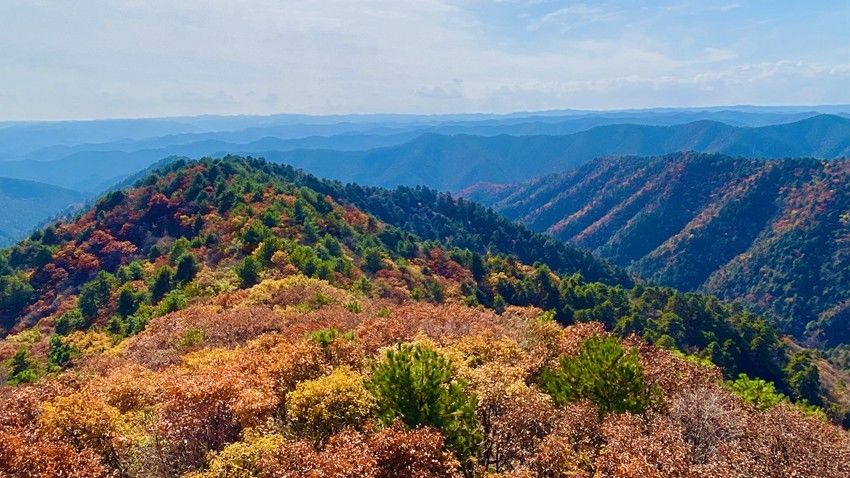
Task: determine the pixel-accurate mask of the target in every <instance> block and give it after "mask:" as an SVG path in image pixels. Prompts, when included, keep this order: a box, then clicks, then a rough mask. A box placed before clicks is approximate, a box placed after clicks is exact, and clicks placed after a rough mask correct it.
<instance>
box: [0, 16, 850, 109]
mask: <svg viewBox="0 0 850 478" xmlns="http://www.w3.org/2000/svg"><path fill="white" fill-rule="evenodd" d="M695 3H698V4H699V5H698V7H699V8H701V9H703V10H704V11H707V10H708V9H709V8H710V7H711V6H712V5H715V4H714V3H711V2H708V0H689V1H688V2H687V3H686V4H681V5H678V6H677V7H676V8H672V7H671V6H670V5H669V4H663V3H662V4H660V5H656V4H654V3H653V4H641V5H642V6H640V7H632V8H631V9H629V8H627V2H622V4H617V3H616V2H612V3H601V4H600V3H590V2H588V3H570V4H564V3H563V2H557V1H542V0H530V1H522V0H516V1H513V2H510V3H504V2H503V3H485V2H479V1H477V0H411V1H405V2H398V1H394V0H362V1H354V0H325V1H322V2H305V1H294V0H232V1H229V2H222V1H220V0H185V1H181V2H175V1H173V0H147V1H142V0H113V1H111V2H108V3H107V2H100V1H96V0H77V1H75V2H73V3H72V2H66V1H62V0H5V1H4V2H2V3H0V18H3V19H5V20H7V21H6V22H5V24H4V28H3V29H0V44H2V45H3V48H2V49H0V68H2V74H0V120H2V119H22V118H63V117H78V118H79V117H104V116H111V117H115V116H124V117H126V116H151V115H178V114H196V113H222V114H229V113H274V112H281V111H292V112H307V113H318V114H321V113H346V112H423V113H432V112H451V111H455V112H456V111H512V110H530V109H551V108H568V107H582V108H615V107H638V106H660V105H675V104H685V103H700V104H709V103H721V102H724V101H730V99H732V98H734V99H735V101H740V102H745V103H746V102H756V100H758V101H762V102H774V103H788V102H798V101H795V100H794V98H790V99H789V95H793V94H796V93H795V92H796V91H797V90H798V89H799V88H797V86H799V85H802V84H805V85H806V86H807V89H806V94H807V95H809V96H807V97H806V98H814V99H816V100H817V102H820V103H829V102H833V103H837V102H850V98H848V97H847V96H846V95H847V94H848V93H847V92H846V91H845V90H846V88H844V87H843V84H846V79H847V78H846V77H847V75H848V67H847V63H846V60H845V59H846V58H847V57H848V56H850V55H848V51H847V46H846V45H850V42H846V41H840V40H842V39H840V38H836V41H834V42H833V43H832V45H833V48H832V50H830V51H831V53H830V55H831V56H827V53H824V52H823V50H822V49H811V50H806V51H804V52H803V53H806V54H802V53H800V52H799V51H797V53H796V54H795V53H794V52H795V50H794V48H796V47H797V46H798V45H803V44H804V43H803V41H802V39H801V40H799V41H795V42H794V43H793V44H790V45H789V44H782V43H781V42H777V41H776V38H774V37H767V36H766V34H765V32H763V31H755V30H749V29H748V28H745V27H748V26H749V25H750V23H745V24H729V25H728V28H727V23H729V22H731V20H729V21H727V20H724V21H723V22H716V23H711V24H706V22H708V20H705V19H704V18H703V17H700V16H696V17H695V16H694V15H693V14H692V13H691V11H692V10H694V9H697V7H694V6H693V5H694V4H695ZM647 5H649V6H647ZM687 5H691V8H690V9H689V8H688V7H687ZM740 10H741V11H744V10H745V9H744V8H741V9H740ZM715 14H717V13H715ZM520 15H527V17H528V18H532V19H536V20H531V23H529V22H528V21H525V20H522V19H518V18H519V16H520ZM834 16H835V15H833V17H834ZM838 16H839V17H840V15H838ZM833 17H830V16H825V17H824V18H825V20H823V21H839V20H836V19H835V18H833ZM706 18H708V17H706ZM736 18H737V17H736ZM760 19H761V18H760V17H754V18H750V19H749V20H746V21H749V22H755V21H758V20H760ZM735 21H744V20H735ZM535 22H536V23H535ZM811 29H813V30H818V25H811ZM820 30H824V29H820ZM842 31H843V30H842ZM763 37H765V38H766V39H764V40H762V38H763ZM818 40H822V39H820V38H818ZM754 52H755V53H754ZM782 60H785V61H782ZM748 95H749V96H748ZM748 97H749V98H752V99H751V100H747V98H748ZM802 100H803V99H802V98H801V99H800V101H802Z"/></svg>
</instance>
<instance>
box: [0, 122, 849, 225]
mask: <svg viewBox="0 0 850 478" xmlns="http://www.w3.org/2000/svg"><path fill="white" fill-rule="evenodd" d="M727 113H729V114H724V113H722V112H717V113H716V114H713V113H710V112H702V113H699V112H691V113H687V114H683V113H680V114H673V113H670V114H660V113H659V114H647V115H646V116H641V115H637V116H635V115H628V114H622V115H617V114H613V113H612V114H610V115H590V116H588V117H576V118H571V119H569V118H561V119H562V120H563V121H558V120H557V118H548V119H547V118H546V117H536V118H527V121H525V120H522V119H521V118H513V119H510V118H502V119H492V120H490V121H467V122H464V121H459V122H456V123H452V122H449V123H445V124H440V122H439V121H438V118H432V120H433V122H436V123H437V124H430V123H429V122H427V121H425V119H424V118H420V119H418V121H417V122H415V123H411V124H407V123H405V124H382V123H379V124H372V125H369V124H357V123H342V124H319V125H312V126H311V125H298V124H281V125H277V126H265V127H254V128H248V129H245V130H240V131H229V132H228V131H218V132H213V131H207V132H203V133H192V134H189V133H186V134H174V135H165V136H162V137H151V138H142V139H135V140H119V141H109V142H104V143H94V144H74V142H73V141H72V140H71V139H70V138H68V137H67V136H66V135H67V134H68V131H64V130H62V128H57V126H56V125H52V126H51V125H49V124H45V125H29V126H20V127H7V128H5V129H4V128H0V162H2V175H3V176H7V177H14V178H20V179H27V180H32V181H38V182H44V183H49V184H54V185H58V186H62V187H65V188H69V189H73V190H77V191H84V192H86V193H96V194H100V193H102V192H103V191H105V190H107V189H109V188H111V187H113V186H114V185H115V183H117V182H119V181H121V180H124V179H125V178H127V177H128V176H129V175H132V174H135V173H137V172H138V171H140V170H143V169H145V168H147V167H149V166H151V165H152V164H154V163H155V162H156V161H159V160H160V159H162V158H164V157H169V156H185V157H190V158H198V157H202V156H222V155H225V154H228V153H231V154H253V155H261V156H263V157H266V158H267V159H269V160H270V161H275V162H281V163H286V164H290V165H292V166H295V167H299V168H302V169H305V170H306V171H309V172H311V173H313V174H317V175H319V176H322V177H327V178H332V179H338V180H341V181H345V182H357V183H359V184H368V185H372V186H382V187H396V186H398V185H408V186H416V185H424V186H428V187H431V188H436V189H439V190H443V191H457V190H460V189H462V188H465V187H468V186H470V185H473V184H475V183H478V182H517V181H523V180H526V179H530V178H532V177H534V176H538V175H542V174H550V173H557V172H561V171H564V170H565V169H567V168H569V167H572V166H577V165H580V164H583V163H584V162H586V161H589V160H591V159H593V158H597V157H600V156H606V155H615V154H616V155H622V154H635V155H657V154H665V153H671V152H676V151H689V150H694V151H704V152H719V153H725V154H731V155H741V156H745V157H759V158H780V157H786V156H811V157H816V158H823V159H830V158H836V157H840V156H843V155H846V154H847V152H848V148H850V142H848V139H847V138H850V119H848V118H846V117H842V116H834V115H817V116H813V117H806V118H805V119H803V120H800V121H795V122H790V123H785V124H767V125H764V122H765V121H768V120H769V121H775V122H783V121H792V120H794V119H797V118H798V117H797V116H793V115H792V116H781V117H774V118H772V119H769V118H766V119H762V120H757V121H755V123H754V124H759V125H760V126H757V127H745V126H735V125H730V124H726V123H722V122H718V121H709V120H707V119H708V118H712V119H717V120H722V121H730V122H733V123H734V124H736V125H737V124H740V123H741V121H742V119H741V117H740V115H739V114H736V113H734V112H727ZM744 116H747V115H744ZM736 118H737V120H736ZM694 119H702V120H700V121H693V120H694ZM234 121H235V119H234ZM753 121H754V119H753V118H750V119H749V120H747V121H745V122H744V124H753ZM132 123H133V122H132V121H131V122H129V123H127V124H123V123H121V122H119V123H118V124H115V125H111V126H109V125H108V124H107V125H104V126H103V127H104V128H105V129H106V130H109V129H110V128H116V127H120V128H119V129H118V130H116V133H117V132H118V131H123V132H124V133H127V134H128V135H129V137H132V136H135V135H139V134H142V133H143V132H145V131H151V132H152V131H156V130H157V129H158V128H165V127H168V123H167V122H166V123H161V122H156V121H154V122H152V123H150V124H148V123H147V122H142V123H141V124H139V125H136V127H134V128H130V129H128V130H124V129H122V128H124V127H127V128H129V127H130V125H131V124H132ZM625 123H631V124H625ZM97 124H98V122H92V123H91V124H86V125H77V128H70V129H69V131H72V132H73V131H78V132H79V133H80V135H79V138H78V140H79V139H80V138H87V137H90V138H96V137H98V138H99V137H101V136H100V134H99V132H98V128H97ZM173 126H174V127H175V128H178V130H180V129H179V128H190V129H191V128H193V127H195V126H197V125H195V126H192V125H189V124H177V125H173ZM27 131H29V133H26V132H27ZM134 131H135V134H131V133H133V132H134ZM107 132H108V131H103V132H100V133H102V134H106V133H107ZM14 133H19V134H14ZM25 133H26V134H25ZM461 133H463V134H461ZM19 136H20V138H19ZM51 137H52V138H54V139H53V140H54V141H57V142H60V141H59V140H62V141H66V140H67V141H69V144H68V145H67V146H65V145H62V144H53V145H52V146H50V147H43V146H44V145H43V144H42V143H43V142H49V141H51ZM27 145H29V146H27ZM38 145H42V147H37V146H38ZM4 148H7V149H10V150H12V151H19V152H21V151H27V152H26V153H25V154H23V156H19V155H17V154H15V155H12V157H15V158H18V157H20V158H24V159H22V160H14V161H12V160H8V161H3V160H4V159H10V158H8V157H6V156H4V153H3V149H4ZM21 148H23V149H21ZM28 148H35V149H32V150H28ZM57 197H59V196H57ZM61 209H64V206H61V205H60V206H59V207H58V208H57V209H55V210H54V211H53V213H54V214H55V213H58V212H59V211H60V210H61ZM2 217H3V215H2V214H0V218H2ZM38 223H39V222H35V223H32V224H29V225H28V226H29V228H31V227H33V226H35V225H36V224H38ZM29 228H27V230H29ZM3 232H5V233H6V234H7V235H10V236H13V237H15V239H20V238H22V237H23V235H20V234H18V233H17V231H13V230H6V229H4V226H3V224H2V222H0V233H3Z"/></svg>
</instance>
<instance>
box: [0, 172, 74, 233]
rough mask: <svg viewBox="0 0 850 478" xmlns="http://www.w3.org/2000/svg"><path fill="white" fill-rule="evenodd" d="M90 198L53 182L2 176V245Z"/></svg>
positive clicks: (0, 202)
mask: <svg viewBox="0 0 850 478" xmlns="http://www.w3.org/2000/svg"><path fill="white" fill-rule="evenodd" d="M86 198H87V196H86V195H85V194H83V193H80V192H78V191H72V190H70V189H65V188H60V187H57V186H53V185H50V184H44V183H37V182H34V181H24V180H20V179H10V178H0V211H2V213H0V247H2V246H5V245H8V244H11V243H13V242H15V241H17V240H18V239H20V238H21V237H23V236H24V235H26V234H28V233H29V232H30V231H32V230H33V228H35V227H36V226H38V225H39V224H41V223H43V222H44V221H46V220H48V219H51V218H53V217H54V216H55V215H56V214H57V212H58V211H61V210H63V209H66V208H68V207H70V206H73V205H74V204H78V205H82V203H84V202H85V201H86Z"/></svg>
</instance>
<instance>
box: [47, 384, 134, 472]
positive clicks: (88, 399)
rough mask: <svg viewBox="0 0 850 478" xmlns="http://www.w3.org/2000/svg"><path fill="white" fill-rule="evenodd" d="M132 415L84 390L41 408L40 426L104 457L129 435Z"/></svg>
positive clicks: (108, 455) (111, 453) (112, 451)
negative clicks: (124, 413)
mask: <svg viewBox="0 0 850 478" xmlns="http://www.w3.org/2000/svg"><path fill="white" fill-rule="evenodd" d="M131 421H132V415H128V416H124V415H122V414H121V412H120V411H119V410H118V409H117V408H115V407H113V406H111V405H109V404H107V403H106V402H104V401H103V400H101V399H100V398H99V397H97V396H95V395H93V394H92V393H90V392H87V391H80V392H75V393H72V394H70V395H67V396H64V397H58V398H56V399H55V400H53V401H51V402H48V403H46V404H45V405H44V407H43V408H42V413H41V416H40V418H39V425H40V426H41V427H42V428H45V429H47V430H49V431H52V432H54V433H57V434H60V435H62V436H64V437H65V438H66V439H67V440H69V441H70V442H71V443H73V444H74V445H75V446H77V447H78V448H90V449H92V450H94V451H96V452H97V453H98V454H100V455H101V456H104V457H110V456H112V455H113V454H114V453H115V448H116V445H117V444H118V443H120V442H121V441H122V439H128V438H130V437H131V435H132V433H131V431H132V426H131Z"/></svg>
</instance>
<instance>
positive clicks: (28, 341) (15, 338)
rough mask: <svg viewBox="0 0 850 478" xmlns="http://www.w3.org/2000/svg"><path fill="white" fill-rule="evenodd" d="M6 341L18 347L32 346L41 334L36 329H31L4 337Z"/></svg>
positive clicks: (39, 338)
mask: <svg viewBox="0 0 850 478" xmlns="http://www.w3.org/2000/svg"><path fill="white" fill-rule="evenodd" d="M6 340H7V341H8V342H11V343H14V344H16V345H18V346H21V345H33V344H35V343H36V342H38V341H39V340H41V333H40V332H39V331H38V329H37V328H36V327H32V328H29V329H27V330H24V331H23V332H20V333H17V334H14V335H9V336H8V337H6Z"/></svg>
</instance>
